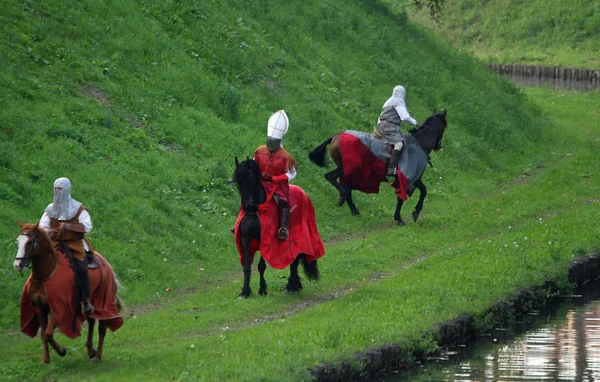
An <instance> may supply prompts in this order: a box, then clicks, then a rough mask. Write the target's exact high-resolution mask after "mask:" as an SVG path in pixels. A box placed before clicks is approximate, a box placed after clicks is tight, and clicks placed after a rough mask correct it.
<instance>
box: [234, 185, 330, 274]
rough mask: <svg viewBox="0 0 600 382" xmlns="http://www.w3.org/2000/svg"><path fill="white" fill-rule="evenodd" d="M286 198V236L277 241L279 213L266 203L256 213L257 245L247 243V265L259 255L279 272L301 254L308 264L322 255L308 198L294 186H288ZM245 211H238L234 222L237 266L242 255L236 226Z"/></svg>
mask: <svg viewBox="0 0 600 382" xmlns="http://www.w3.org/2000/svg"><path fill="white" fill-rule="evenodd" d="M290 196H291V200H293V203H294V204H293V205H290V237H289V238H288V239H287V240H285V241H279V239H278V238H277V231H278V230H279V213H278V210H277V206H276V205H275V203H274V202H273V200H269V201H267V203H268V206H267V209H266V211H259V212H258V218H259V219H260V226H261V233H260V237H261V240H260V242H259V241H258V240H252V242H251V243H250V256H251V259H250V264H252V262H253V261H254V253H256V251H260V255H261V256H262V258H263V259H265V261H266V262H267V263H269V265H270V266H271V267H273V268H276V269H283V268H285V267H287V266H288V265H290V264H291V263H292V262H294V260H295V259H296V257H298V255H299V254H301V253H304V254H305V255H306V260H307V261H308V262H309V263H310V262H312V261H314V260H316V259H318V258H319V257H322V256H323V255H325V247H324V246H323V241H322V240H321V236H320V235H319V230H318V229H317V222H316V219H315V208H314V206H313V204H312V202H311V200H310V199H309V197H308V195H306V193H305V192H304V190H302V189H301V188H300V187H298V186H294V185H290ZM245 214H246V212H245V211H244V210H241V211H240V213H239V215H238V218H237V221H236V223H235V244H236V246H237V250H238V252H239V254H240V263H241V264H242V265H244V255H243V252H242V245H241V242H240V233H239V225H240V222H241V221H242V218H243V217H244V215H245Z"/></svg>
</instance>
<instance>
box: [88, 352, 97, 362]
mask: <svg viewBox="0 0 600 382" xmlns="http://www.w3.org/2000/svg"><path fill="white" fill-rule="evenodd" d="M88 356H89V357H90V360H91V359H92V358H94V357H95V356H96V349H92V351H91V352H90V353H88Z"/></svg>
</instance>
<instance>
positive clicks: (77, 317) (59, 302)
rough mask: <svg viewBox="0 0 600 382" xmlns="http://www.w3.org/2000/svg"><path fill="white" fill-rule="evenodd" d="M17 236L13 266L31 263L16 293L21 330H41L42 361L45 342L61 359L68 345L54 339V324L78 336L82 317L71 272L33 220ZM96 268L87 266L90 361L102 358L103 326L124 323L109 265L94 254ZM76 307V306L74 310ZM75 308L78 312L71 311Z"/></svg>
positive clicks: (20, 268) (45, 356) (46, 356)
mask: <svg viewBox="0 0 600 382" xmlns="http://www.w3.org/2000/svg"><path fill="white" fill-rule="evenodd" d="M19 227H20V233H19V236H18V238H17V247H18V249H17V255H16V257H15V261H14V267H15V269H16V270H18V271H23V270H24V269H26V268H27V267H28V266H29V265H31V269H32V272H31V276H30V277H29V279H28V280H27V283H26V284H25V287H24V288H23V294H22V296H21V331H22V332H24V333H25V334H27V335H29V336H30V337H35V335H36V334H37V332H38V329H39V328H41V338H42V344H43V350H44V353H43V356H42V363H48V362H49V361H50V355H49V353H48V344H50V345H52V348H54V350H55V351H56V352H57V353H58V355H59V356H61V357H64V356H65V355H66V354H67V349H66V348H65V347H64V346H62V345H60V344H59V343H58V342H56V340H55V339H54V337H53V335H54V329H55V328H56V327H58V328H59V330H60V331H61V332H62V333H63V334H65V335H66V336H68V337H71V338H75V337H78V336H79V331H80V329H81V321H82V319H83V315H82V314H81V312H80V309H78V308H79V303H77V302H75V301H74V299H73V296H74V294H73V293H72V291H73V290H74V288H75V281H74V275H73V272H72V270H71V267H70V265H69V262H68V261H67V259H66V257H65V256H64V255H63V254H62V253H60V252H58V251H56V250H55V249H54V246H53V245H52V241H51V239H50V237H49V234H48V233H47V232H46V230H45V229H44V228H41V227H39V226H38V224H22V223H21V222H20V221H19ZM96 258H97V261H98V263H99V267H98V268H97V269H90V272H89V273H90V292H91V293H90V299H91V301H92V303H93V305H94V306H95V308H96V311H95V312H94V313H93V314H92V315H91V316H90V317H88V318H87V322H88V335H87V341H86V343H85V345H86V347H87V353H88V356H89V358H90V360H91V361H92V362H99V361H101V360H102V347H103V345H104V336H105V334H106V329H107V328H108V329H111V330H116V329H118V328H119V327H120V326H121V325H122V324H123V319H122V318H121V317H120V316H119V315H118V313H119V312H121V310H122V308H123V305H122V303H121V300H120V299H119V298H118V297H117V296H116V288H117V285H118V282H117V280H116V278H115V276H114V273H113V270H112V268H111V266H110V264H109V263H108V262H107V261H106V260H105V259H104V258H103V257H102V256H101V255H100V254H98V253H96ZM75 307H77V308H75ZM76 310H77V311H76ZM96 319H97V320H98V322H99V323H98V337H99V339H98V348H97V350H96V349H94V346H93V337H94V325H95V322H96Z"/></svg>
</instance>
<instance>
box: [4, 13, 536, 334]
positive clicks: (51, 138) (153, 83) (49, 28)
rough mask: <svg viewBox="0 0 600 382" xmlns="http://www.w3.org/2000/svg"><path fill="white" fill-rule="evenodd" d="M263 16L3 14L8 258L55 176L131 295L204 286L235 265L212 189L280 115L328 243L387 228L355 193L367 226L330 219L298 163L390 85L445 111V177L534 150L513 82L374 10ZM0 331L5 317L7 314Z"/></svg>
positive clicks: (455, 192) (531, 126)
mask: <svg viewBox="0 0 600 382" xmlns="http://www.w3.org/2000/svg"><path fill="white" fill-rule="evenodd" d="M261 4H262V5H261ZM261 4H253V3H252V4H249V3H245V2H236V1H231V2H203V3H202V4H199V5H193V6H192V5H184V3H179V2H175V1H173V2H168V1H167V2H130V1H126V2H122V1H107V2H102V3H80V2H75V1H73V2H65V1H55V2H51V1H44V2H41V1H39V2H36V1H28V2H26V3H24V4H17V3H11V4H6V6H5V7H4V10H3V13H2V20H1V21H2V23H1V25H2V26H1V28H2V32H1V33H2V36H3V38H2V40H1V41H2V42H1V45H0V57H2V68H3V70H2V71H1V72H0V84H1V85H0V87H1V88H2V92H1V93H0V100H1V103H2V105H3V106H2V108H1V109H0V126H1V130H0V137H1V142H2V144H1V145H0V150H1V152H0V158H1V159H0V166H1V171H0V205H1V206H2V208H0V218H1V220H0V221H2V224H0V237H2V238H4V239H3V241H2V242H3V243H4V244H3V246H2V250H3V252H4V253H5V256H6V258H7V259H8V258H10V257H11V256H12V253H13V251H14V245H13V242H14V241H13V240H14V238H15V237H16V234H17V232H18V230H17V228H18V227H17V226H16V220H17V219H21V220H23V221H28V222H32V221H36V220H37V219H39V217H40V216H41V214H42V212H43V210H44V207H45V206H46V204H47V203H49V202H50V201H51V198H52V184H53V181H54V179H56V178H57V177H60V176H67V177H69V178H70V179H71V180H72V182H73V196H74V198H76V199H78V200H80V201H82V202H83V203H84V204H85V205H86V206H88V207H89V209H90V211H91V213H92V217H93V220H94V224H95V228H94V231H93V233H92V234H91V236H90V239H91V240H93V242H94V243H95V245H96V247H97V249H98V250H99V251H100V252H102V253H104V254H105V255H106V256H107V257H108V258H109V259H110V260H111V261H112V263H113V265H114V267H115V269H116V270H117V272H118V273H119V275H120V277H121V279H122V281H123V282H124V284H125V285H127V286H128V291H127V292H126V293H127V295H128V296H127V297H129V299H130V300H133V301H144V300H146V299H147V298H149V297H150V296H152V295H154V294H155V293H156V292H157V291H161V290H164V288H165V287H167V286H173V287H181V286H184V285H193V284H194V283H196V282H197V278H198V275H197V269H198V267H200V266H205V268H206V269H210V270H211V271H213V272H215V273H213V274H217V273H219V272H223V271H225V270H237V263H236V255H235V249H234V247H233V243H232V238H231V236H230V234H229V233H228V228H229V227H230V226H231V225H232V224H233V222H234V219H235V215H236V214H237V209H238V205H239V200H238V196H237V193H236V190H235V189H234V188H233V186H230V185H227V184H225V182H224V181H225V180H226V179H228V178H229V176H230V174H231V172H232V170H233V158H234V156H235V155H237V156H240V157H245V156H247V155H251V154H252V152H253V150H254V149H255V148H256V147H257V146H258V145H260V144H262V143H263V142H264V140H265V131H266V120H267V119H268V117H269V115H270V114H271V113H272V112H273V111H275V110H277V109H280V108H284V109H285V110H286V111H287V112H288V113H289V116H290V121H291V122H290V126H291V127H290V132H289V133H288V135H287V137H286V147H287V148H288V149H289V150H290V151H291V152H292V153H293V154H295V155H296V157H297V158H298V162H299V166H298V173H299V175H298V178H297V182H296V183H297V184H298V185H300V186H301V187H304V188H305V189H306V190H307V191H308V192H309V195H311V197H313V200H314V201H315V205H316V208H317V211H318V217H319V228H320V229H321V231H322V232H323V234H324V236H325V237H328V236H331V235H335V234H339V233H343V232H347V231H355V230H359V229H363V227H367V228H368V227H369V226H375V225H378V224H381V222H387V221H389V219H391V214H392V213H393V211H392V210H391V209H392V208H393V206H394V201H393V197H392V196H391V194H390V193H389V192H388V193H387V194H386V196H384V195H381V196H380V197H377V198H375V199H373V198H371V197H367V196H358V197H357V198H358V202H359V203H360V205H361V207H362V210H363V212H364V215H365V216H364V217H363V218H362V219H361V220H357V219H351V218H350V217H349V216H346V215H347V214H348V211H347V210H345V209H344V210H341V209H334V208H333V205H334V200H335V198H336V196H335V193H334V190H333V188H331V186H330V185H329V184H326V182H325V181H324V179H323V178H322V174H323V171H322V169H318V168H316V167H315V166H314V165H312V163H309V161H308V160H307V153H308V151H309V150H310V149H312V148H314V147H315V146H316V145H317V144H319V143H320V142H321V141H322V140H324V139H325V138H327V137H328V136H329V135H331V134H332V133H335V132H337V131H340V130H343V129H350V128H352V129H362V130H366V131H368V130H370V129H371V128H372V127H373V125H374V121H375V120H376V118H377V115H378V112H379V110H380V107H381V104H382V103H383V101H385V99H386V98H387V97H388V96H389V95H390V94H391V89H392V88H393V86H395V85H397V84H403V85H405V87H406V88H407V102H408V105H409V108H410V110H411V112H412V113H413V115H415V116H416V118H417V119H419V120H421V121H422V120H424V119H425V118H426V117H427V116H428V115H429V114H430V113H431V110H432V109H433V108H438V109H441V108H446V109H448V118H449V123H450V130H449V132H448V134H447V142H445V143H446V147H447V150H446V151H445V152H443V153H442V154H440V155H439V156H437V157H436V158H435V159H434V162H436V164H437V166H439V168H440V169H443V170H444V174H447V176H448V177H449V178H451V179H452V178H454V177H458V174H461V175H460V176H461V177H464V176H471V177H473V176H477V177H479V178H481V180H482V181H485V180H490V179H496V178H497V177H502V176H506V175H507V174H505V172H506V171H508V172H515V170H514V169H511V167H512V166H511V163H512V162H513V161H514V158H518V157H523V158H526V157H529V156H528V155H525V153H526V152H527V151H528V150H529V149H530V148H531V147H533V146H532V145H533V142H535V141H536V140H538V139H539V135H540V132H539V129H538V128H537V125H539V124H540V123H541V122H540V119H539V118H540V117H539V114H538V113H537V112H535V110H534V109H532V108H531V107H529V106H528V103H527V101H526V100H525V98H524V96H523V95H521V94H519V92H518V91H517V90H516V89H515V88H514V87H513V86H511V85H509V84H508V83H506V82H503V81H501V80H498V79H496V78H495V77H494V76H493V75H492V74H490V73H488V72H487V71H486V70H485V69H484V68H483V67H482V66H481V65H480V64H478V63H477V62H474V61H473V60H471V59H469V58H468V57H467V56H465V55H462V54H458V53H455V52H453V51H451V50H450V49H449V48H446V47H445V46H444V45H443V44H440V43H438V42H436V41H432V40H431V39H430V38H428V37H427V36H426V35H424V34H423V33H421V32H420V31H419V30H418V28H414V27H413V26H412V25H410V24H408V23H407V20H405V19H398V18H397V17H395V16H393V15H392V14H390V13H388V12H387V11H386V9H385V8H383V7H380V6H378V4H377V3H376V2H369V1H363V2H356V3H351V4H346V5H342V4H339V3H336V2H316V1H315V2H311V3H306V2H304V3H302V4H296V5H289V4H288V3H285V2H277V1H272V2H268V3H264V2H261ZM381 20H386V22H385V23H382V22H381ZM398 41H402V43H398ZM501 153H510V159H509V158H508V156H507V155H500V154H501ZM482 172H483V174H484V175H483V176H482ZM461 184H462V182H461V181H460V179H452V180H450V181H449V183H448V184H447V185H445V187H444V189H443V192H444V196H445V197H446V198H448V200H451V198H454V197H462V196H463V195H464V194H465V193H466V192H469V190H466V189H465V188H464V187H463V186H462V185H461ZM386 191H387V190H386ZM382 206H385V208H384V207H382ZM369 213H370V214H372V215H373V216H369ZM9 264H10V263H9V262H8V260H7V262H6V266H7V267H5V270H4V271H2V273H0V277H1V278H2V284H3V285H9V286H8V287H7V288H4V290H3V291H2V295H1V300H2V301H3V302H5V303H6V304H7V305H4V304H3V306H4V307H5V309H7V310H8V312H14V309H15V307H16V303H17V301H16V299H15V298H16V296H17V294H18V290H19V288H20V284H21V282H22V280H23V279H21V278H19V277H18V276H16V274H15V273H14V272H13V271H12V270H10V269H8V270H7V268H8V267H9ZM2 323H3V325H4V326H6V325H14V319H13V318H12V317H9V316H6V315H3V316H2Z"/></svg>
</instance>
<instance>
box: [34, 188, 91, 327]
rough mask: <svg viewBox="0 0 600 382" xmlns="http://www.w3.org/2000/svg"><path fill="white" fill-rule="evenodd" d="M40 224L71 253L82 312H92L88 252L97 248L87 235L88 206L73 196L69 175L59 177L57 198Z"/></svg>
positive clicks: (55, 245) (57, 247) (54, 240)
mask: <svg viewBox="0 0 600 382" xmlns="http://www.w3.org/2000/svg"><path fill="white" fill-rule="evenodd" d="M39 226H40V227H42V228H46V229H47V230H48V231H50V238H51V239H52V244H53V245H54V247H55V248H56V249H58V250H59V251H61V252H64V253H65V254H68V253H70V254H71V257H72V258H73V262H74V268H75V269H74V272H75V280H76V285H77V288H78V290H79V299H80V301H81V303H82V304H83V314H84V315H85V316H86V317H87V316H89V315H91V314H92V313H93V312H94V307H93V306H92V305H91V304H90V278H89V275H88V258H87V256H88V255H90V256H91V255H93V253H94V249H93V248H92V246H91V244H90V243H89V242H88V241H87V240H86V239H85V238H84V236H85V234H86V233H89V232H90V231H91V230H92V219H91V217H90V214H89V212H88V211H87V209H86V208H85V206H84V205H83V204H81V203H80V202H78V201H77V200H75V199H73V198H71V181H69V179H67V178H58V179H56V181H55V182H54V202H53V203H50V204H49V205H48V206H47V207H46V210H45V211H44V214H43V215H42V218H41V219H40V223H39Z"/></svg>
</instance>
